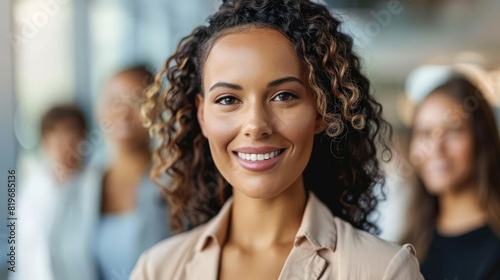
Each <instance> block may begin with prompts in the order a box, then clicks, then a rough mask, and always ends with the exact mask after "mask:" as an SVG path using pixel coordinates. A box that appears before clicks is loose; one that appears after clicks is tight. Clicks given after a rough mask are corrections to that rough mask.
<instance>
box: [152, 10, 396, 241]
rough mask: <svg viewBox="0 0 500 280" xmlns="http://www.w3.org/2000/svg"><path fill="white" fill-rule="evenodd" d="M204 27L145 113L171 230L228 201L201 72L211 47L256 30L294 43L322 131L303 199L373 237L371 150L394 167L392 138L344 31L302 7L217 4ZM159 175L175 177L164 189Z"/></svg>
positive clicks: (378, 178) (175, 58)
mask: <svg viewBox="0 0 500 280" xmlns="http://www.w3.org/2000/svg"><path fill="white" fill-rule="evenodd" d="M208 23H209V24H208V26H199V27H197V28H196V29H194V31H193V32H192V33H191V35H189V36H187V37H185V38H183V39H182V40H181V42H180V43H179V45H178V47H177V51H176V53H175V54H174V55H172V56H171V57H170V58H168V59H167V61H166V63H165V65H164V68H163V69H162V70H161V71H160V72H159V73H158V74H157V76H156V78H155V84H154V86H153V87H152V88H151V89H150V90H149V92H148V94H147V98H148V101H147V103H146V104H144V106H143V108H142V114H143V117H144V119H145V125H146V126H148V127H149V128H150V132H151V134H152V135H154V136H156V137H157V138H158V140H159V142H158V145H159V146H158V147H157V148H156V150H155V152H154V154H153V162H154V167H153V171H152V177H153V179H154V180H155V181H156V183H157V184H158V185H160V186H161V187H162V190H163V192H164V193H165V195H166V196H167V198H168V200H169V202H170V205H171V215H172V226H173V228H174V230H177V231H179V230H182V229H186V228H187V227H189V226H196V225H198V224H200V223H203V222H205V221H207V220H208V219H210V218H211V217H213V216H214V215H215V214H216V213H217V211H218V210H219V209H220V207H221V205H222V204H223V203H224V201H225V200H226V199H227V198H228V197H229V196H230V195H231V190H230V189H231V188H228V186H229V184H228V183H227V181H226V180H225V179H224V178H223V177H222V176H221V174H220V173H219V171H218V170H217V168H216V166H215V164H214V161H213V159H212V157H211V154H210V150H209V147H208V141H207V139H206V138H205V137H204V136H203V135H202V133H201V130H200V125H199V123H198V120H197V118H196V107H195V96H196V94H198V93H202V92H203V91H202V84H201V75H202V68H203V63H204V61H205V59H206V57H207V56H208V53H209V51H210V49H211V47H212V46H213V45H214V43H215V42H216V41H217V39H218V38H220V37H222V36H224V35H225V34H228V33H230V32H238V30H239V29H242V28H243V29H244V28H251V27H255V28H272V29H274V30H277V31H279V32H281V33H282V34H283V35H285V36H286V37H287V38H288V39H289V40H290V41H291V42H292V43H293V45H294V48H295V51H296V52H297V54H298V56H299V58H300V59H301V61H302V62H303V64H304V66H305V69H306V74H307V78H308V80H309V84H310V86H311V88H312V89H313V91H314V97H315V100H316V104H317V110H318V113H319V114H320V115H321V117H322V120H323V122H324V124H325V126H326V128H325V131H324V132H323V133H320V134H318V135H316V136H315V139H314V144H313V151H312V155H311V158H310V161H309V163H308V165H307V167H306V169H305V171H304V183H305V186H306V189H307V190H310V191H312V192H313V193H315V194H316V196H317V197H318V198H319V199H320V200H321V201H322V202H323V203H325V204H326V205H327V206H328V207H329V209H330V210H331V212H332V213H333V214H334V215H336V216H338V217H341V218H342V219H344V220H346V221H348V222H349V223H351V224H352V225H353V226H354V227H356V228H359V229H363V230H366V231H370V232H372V233H378V228H377V227H376V226H375V225H374V224H373V223H372V222H370V221H368V219H367V217H368V215H369V214H370V213H371V212H372V211H373V210H374V208H375V206H376V205H377V197H376V196H375V194H374V193H373V190H374V188H375V186H377V185H380V186H382V185H383V183H384V177H383V174H382V172H381V169H380V166H379V160H378V158H377V155H378V154H377V150H379V151H387V152H388V154H389V157H390V153H391V152H390V150H389V148H388V139H389V138H388V136H389V137H390V135H391V134H392V129H391V127H390V125H389V124H388V123H387V122H386V121H385V120H383V119H382V117H381V114H382V107H381V105H380V104H379V103H378V102H377V101H375V99H374V98H373V96H372V95H371V94H370V82H369V81H368V79H367V78H366V77H365V76H364V75H363V74H362V73H361V71H360V68H361V66H360V61H359V58H358V56H357V55H356V54H355V53H354V51H353V40H352V38H351V37H349V36H348V35H346V34H344V33H342V32H341V31H340V26H341V22H340V21H339V20H337V19H336V18H334V17H333V16H332V15H331V14H330V11H329V10H328V8H327V7H325V6H323V5H321V4H317V3H313V2H310V1H307V0H283V1H275V0H261V1H256V0H239V1H238V0H235V1H223V3H222V5H221V6H220V9H219V10H218V11H217V12H216V13H215V14H213V15H212V16H211V17H210V18H209V19H208ZM165 78H166V80H168V84H169V87H168V88H164V85H165V82H164V80H165ZM379 148H382V150H380V149H379ZM165 175H167V176H169V177H171V181H170V182H169V183H168V184H165V182H166V181H165V180H164V179H165V178H164V177H165Z"/></svg>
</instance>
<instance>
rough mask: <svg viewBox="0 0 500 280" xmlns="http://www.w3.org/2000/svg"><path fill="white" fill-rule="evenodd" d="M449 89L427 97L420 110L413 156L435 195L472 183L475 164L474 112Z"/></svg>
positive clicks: (412, 147) (416, 121)
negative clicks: (471, 112)
mask: <svg viewBox="0 0 500 280" xmlns="http://www.w3.org/2000/svg"><path fill="white" fill-rule="evenodd" d="M461 105H462V104H460V102H458V101H456V100H455V99H453V98H452V97H450V96H448V95H447V94H446V93H441V92H435V93H433V94H431V95H430V96H429V97H427V98H426V99H425V100H424V102H423V104H422V105H421V106H420V109H419V110H418V112H417V115H416V117H415V122H414V133H413V136H412V140H411V145H410V157H411V160H412V162H413V164H414V165H415V166H416V168H417V172H418V173H419V175H420V177H421V178H422V180H423V183H424V185H425V186H426V188H427V190H428V191H429V192H430V193H431V194H434V195H438V196H439V195H442V194H445V193H449V192H456V191H459V190H460V189H461V188H462V187H463V186H466V185H469V183H470V182H471V179H472V169H473V166H474V145H473V135H472V127H471V125H470V122H471V120H470V114H469V113H470V112H467V111H466V110H465V109H464V107H463V106H461Z"/></svg>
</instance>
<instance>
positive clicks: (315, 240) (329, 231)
mask: <svg viewBox="0 0 500 280" xmlns="http://www.w3.org/2000/svg"><path fill="white" fill-rule="evenodd" d="M232 203H233V200H232V199H228V201H227V202H226V203H225V204H224V206H223V207H222V209H221V210H220V211H219V213H218V214H217V216H215V217H214V218H213V219H212V220H211V221H209V222H208V223H207V224H206V228H205V229H204V230H203V233H202V234H201V235H200V237H199V239H198V240H197V242H196V245H195V252H194V255H193V258H192V259H191V261H189V262H188V264H187V267H186V270H187V273H188V275H187V277H186V278H187V279H217V273H218V265H219V261H220V252H221V245H222V244H224V242H225V239H226V235H227V230H228V225H229V219H230V216H231V215H230V214H231V207H232ZM336 241H337V229H336V226H335V221H334V218H333V215H332V214H331V212H330V210H329V209H328V208H327V207H326V206H325V205H324V204H323V203H322V202H321V201H319V199H318V198H316V196H315V195H314V194H313V193H312V192H309V198H308V200H307V204H306V208H305V211H304V215H303V216H302V222H301V225H300V227H299V229H298V231H297V234H296V235H295V242H294V247H293V249H292V251H291V252H290V255H289V256H288V259H287V261H286V263H285V265H284V267H283V269H282V272H281V274H280V277H279V279H290V277H297V276H299V277H298V279H319V278H320V277H321V275H322V273H323V271H324V270H325V268H326V266H327V263H326V260H325V259H323V258H322V257H321V255H320V254H319V253H318V251H319V250H321V249H327V250H331V251H335V248H336ZM214 242H215V243H214ZM200 277H201V278H200Z"/></svg>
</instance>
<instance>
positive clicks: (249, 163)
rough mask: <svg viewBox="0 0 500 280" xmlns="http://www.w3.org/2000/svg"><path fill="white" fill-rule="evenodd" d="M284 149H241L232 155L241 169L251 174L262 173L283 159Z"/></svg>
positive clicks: (267, 147) (265, 147)
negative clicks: (251, 172)
mask: <svg viewBox="0 0 500 280" xmlns="http://www.w3.org/2000/svg"><path fill="white" fill-rule="evenodd" d="M285 150H286V149H280V148H275V147H269V146H263V147H243V148H239V149H236V150H235V151H234V152H233V154H234V155H235V158H236V160H237V161H238V163H239V164H240V165H241V167H243V168H245V169H247V170H248V171H253V172H264V171H267V170H270V169H272V168H273V167H274V166H276V165H277V164H278V162H279V161H280V160H281V159H282V158H283V156H282V155H283V153H284V152H285Z"/></svg>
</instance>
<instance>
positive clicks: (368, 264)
mask: <svg viewBox="0 0 500 280" xmlns="http://www.w3.org/2000/svg"><path fill="white" fill-rule="evenodd" d="M231 205H232V200H231V199H230V200H228V201H227V202H226V204H225V205H224V206H223V208H222V209H221V211H220V212H219V214H218V215H217V216H215V217H214V218H213V219H212V220H210V221H209V222H208V223H206V224H204V225H201V226H198V227H196V228H194V229H193V230H190V231H188V232H185V233H181V234H178V235H175V236H173V237H170V238H168V239H166V240H164V241H162V242H161V243H159V244H157V245H156V246H154V247H153V248H151V249H150V250H148V251H146V252H144V253H143V254H142V256H141V257H140V258H139V260H138V262H137V264H136V266H135V268H134V270H133V272H132V275H131V279H132V280H139V279H141V280H143V279H144V280H146V279H147V280H153V279H154V280H156V279H162V280H163V279H165V280H180V279H183V280H184V279H186V280H195V279H196V280H199V279H203V280H205V279H206V280H215V279H217V277H218V266H219V260H220V252H221V249H222V247H221V245H222V244H224V240H225V237H226V236H225V234H226V232H227V231H226V229H227V227H228V221H229V216H230V215H229V214H230V211H231ZM415 254H416V253H415V249H414V248H413V246H412V245H409V244H406V245H403V247H401V246H400V245H397V244H395V243H390V242H387V241H383V240H381V239H379V238H377V237H375V236H373V235H371V234H369V233H367V232H364V231H360V230H357V229H355V228H353V227H352V226H351V225H350V224H349V223H347V222H345V221H343V220H342V219H339V218H337V217H334V216H333V215H332V214H331V212H330V210H329V209H328V208H327V207H326V206H325V205H324V204H323V203H321V202H320V201H319V200H318V199H317V198H316V197H315V196H314V194H312V193H310V194H309V199H308V201H307V205H306V209H305V212H304V216H303V218H302V223H301V225H300V228H299V230H298V232H297V234H296V236H295V243H294V246H293V249H292V251H291V252H290V255H289V256H288V258H287V260H286V262H285V264H284V266H283V268H282V270H281V274H280V276H279V278H278V279H279V280H285V279H286V280H291V279H301V280H302V279H311V280H312V279H322V280H323V279H339V280H340V279H342V280H344V279H346V280H347V279H356V280H358V279H370V280H371V279H385V280H388V279H398V280H400V279H404V280H413V279H423V277H422V275H421V274H420V271H419V264H418V261H417V258H416V257H415Z"/></svg>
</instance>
